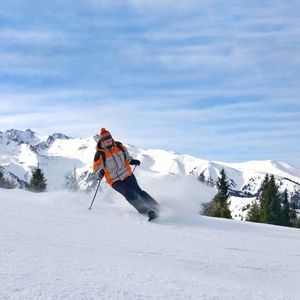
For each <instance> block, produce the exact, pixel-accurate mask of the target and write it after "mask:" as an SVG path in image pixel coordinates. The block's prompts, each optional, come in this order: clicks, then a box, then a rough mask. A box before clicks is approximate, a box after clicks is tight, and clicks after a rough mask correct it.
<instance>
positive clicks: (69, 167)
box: [0, 129, 300, 218]
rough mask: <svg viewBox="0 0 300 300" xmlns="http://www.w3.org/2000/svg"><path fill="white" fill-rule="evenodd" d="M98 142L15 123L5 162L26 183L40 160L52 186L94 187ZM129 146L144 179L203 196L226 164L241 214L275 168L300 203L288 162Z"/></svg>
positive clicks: (4, 146)
mask: <svg viewBox="0 0 300 300" xmlns="http://www.w3.org/2000/svg"><path fill="white" fill-rule="evenodd" d="M95 146H96V142H95V137H93V136H92V137H88V138H70V137H68V136H66V135H64V134H61V133H54V134H52V135H50V136H44V137H42V136H39V135H38V134H37V133H35V132H34V131H32V130H30V129H27V130H25V131H21V130H14V129H10V130H7V131H5V132H0V166H1V169H2V170H3V172H4V175H5V177H6V178H7V179H10V180H12V181H13V182H14V183H15V185H17V186H19V187H22V188H26V182H29V180H30V177H31V173H32V169H33V168H34V167H36V166H37V165H39V166H40V167H41V168H42V170H43V171H44V173H45V176H46V178H47V182H48V189H49V190H59V189H63V188H66V187H67V186H68V184H69V183H70V182H71V181H72V180H74V177H75V178H76V180H77V181H78V184H79V186H80V188H81V189H83V190H89V189H91V188H93V186H94V184H95V183H94V180H93V176H92V168H91V166H92V162H93V157H94V153H95ZM126 146H127V148H128V150H129V152H130V153H131V155H132V156H133V157H135V158H138V159H140V160H141V162H142V165H141V167H140V168H138V169H137V170H136V173H137V176H138V177H139V181H140V182H142V184H144V185H146V186H149V187H151V188H152V189H153V190H155V189H156V187H157V186H162V187H163V186H165V187H168V188H170V189H172V188H173V186H174V183H176V185H179V186H181V187H183V185H185V186H188V189H189V192H193V197H199V199H200V198H201V199H202V201H201V202H205V201H209V200H210V199H211V197H212V196H213V195H214V194H215V192H216V187H215V183H216V180H217V179H218V176H219V175H220V170H221V169H222V168H224V169H225V171H226V174H227V176H228V178H229V182H230V188H231V196H232V197H231V209H232V211H233V214H234V215H233V217H236V218H241V217H244V216H245V212H246V210H247V208H248V207H249V204H250V203H251V201H252V200H253V199H254V198H255V197H256V196H257V195H258V191H259V189H260V186H261V182H262V180H263V178H264V176H265V174H266V173H268V174H273V175H274V176H275V178H276V181H277V184H278V185H279V186H280V190H281V191H283V190H284V189H287V190H288V192H289V195H290V198H292V199H293V201H298V202H299V203H300V170H297V169H295V168H293V167H292V166H290V165H288V164H286V163H284V162H277V161H249V162H245V163H224V162H217V161H207V160H203V159H200V158H196V157H193V156H190V155H180V154H177V153H175V152H170V151H165V150H159V149H139V148H136V147H134V146H132V145H126ZM106 189H107V187H106ZM104 191H105V188H104Z"/></svg>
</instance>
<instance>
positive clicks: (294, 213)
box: [290, 199, 300, 227]
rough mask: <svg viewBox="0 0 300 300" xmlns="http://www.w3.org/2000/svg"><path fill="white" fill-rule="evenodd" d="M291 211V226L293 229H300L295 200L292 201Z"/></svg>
mask: <svg viewBox="0 0 300 300" xmlns="http://www.w3.org/2000/svg"><path fill="white" fill-rule="evenodd" d="M290 207H291V210H290V220H291V225H292V226H293V227H300V226H298V224H300V218H298V217H297V208H296V207H297V205H296V201H295V200H294V199H291V205H290Z"/></svg>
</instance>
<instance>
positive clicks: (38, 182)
mask: <svg viewBox="0 0 300 300" xmlns="http://www.w3.org/2000/svg"><path fill="white" fill-rule="evenodd" d="M29 189H30V190H31V191H33V192H37V193H38V192H44V191H46V189H47V180H46V178H45V176H44V173H43V171H42V170H41V169H40V168H39V167H37V168H36V169H35V170H34V171H33V172H32V177H31V180H30V183H29Z"/></svg>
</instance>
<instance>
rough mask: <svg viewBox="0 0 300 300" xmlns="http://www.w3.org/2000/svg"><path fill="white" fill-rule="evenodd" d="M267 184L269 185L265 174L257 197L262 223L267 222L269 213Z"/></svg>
mask: <svg viewBox="0 0 300 300" xmlns="http://www.w3.org/2000/svg"><path fill="white" fill-rule="evenodd" d="M268 186H269V175H268V174H266V176H265V178H264V180H263V182H262V185H261V193H260V197H259V201H260V209H261V217H260V219H261V222H263V223H268V222H267V219H268V215H269V210H270V200H269V195H268Z"/></svg>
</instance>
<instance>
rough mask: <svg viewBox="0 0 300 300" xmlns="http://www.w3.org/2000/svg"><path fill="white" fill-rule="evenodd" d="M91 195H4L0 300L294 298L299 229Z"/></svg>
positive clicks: (298, 294) (298, 293)
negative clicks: (146, 212)
mask: <svg viewBox="0 0 300 300" xmlns="http://www.w3.org/2000/svg"><path fill="white" fill-rule="evenodd" d="M91 198H92V195H91V194H83V193H82V194H81V193H79V194H72V193H68V192H48V193H42V194H33V193H30V192H26V191H23V190H3V189H0V236H1V240H0V282H1V284H0V299H251V300H253V299H272V300H273V299H278V300H279V299H282V300H283V299H284V300H285V299H295V300H298V299H299V298H300V287H299V275H300V254H299V249H300V231H299V230H298V229H293V228H284V227H279V226H270V225H263V224H254V223H247V222H240V221H231V220H225V219H215V218H208V217H203V216H199V215H197V214H190V211H189V210H186V211H185V210H184V206H179V205H178V203H177V204H176V203H175V204H176V205H175V206H174V208H172V206H171V205H166V206H168V207H167V208H164V202H163V203H162V204H163V205H162V214H161V217H160V219H158V220H157V221H155V222H153V223H148V222H147V221H146V218H145V217H144V216H141V215H139V214H137V213H136V212H135V210H134V209H133V208H131V207H130V206H129V205H128V204H127V203H126V201H125V200H121V199H118V200H117V201H115V200H114V201H107V200H105V198H104V199H103V198H101V197H98V198H96V201H95V204H94V206H93V209H92V210H91V211H90V210H88V206H89V204H90V201H91ZM165 203H166V204H167V203H168V202H167V201H166V202H165Z"/></svg>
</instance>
